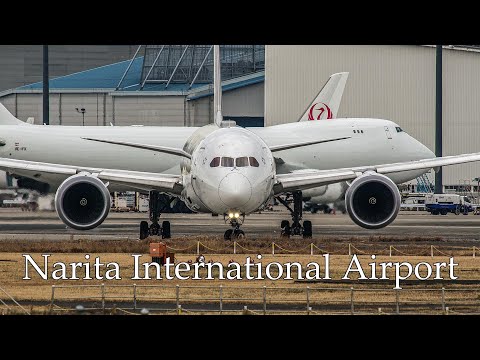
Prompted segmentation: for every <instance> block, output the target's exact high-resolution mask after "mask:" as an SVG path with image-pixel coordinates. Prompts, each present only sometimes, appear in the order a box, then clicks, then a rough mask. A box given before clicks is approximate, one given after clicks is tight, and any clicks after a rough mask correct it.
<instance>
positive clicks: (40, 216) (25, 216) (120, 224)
mask: <svg viewBox="0 0 480 360" xmlns="http://www.w3.org/2000/svg"><path fill="white" fill-rule="evenodd" d="M147 218H148V215H147V214H144V213H133V212H132V213H110V215H109V216H108V218H107V219H106V220H105V222H104V223H103V224H102V225H101V226H99V227H98V228H96V229H94V230H90V231H86V232H82V231H77V230H72V229H69V228H67V227H66V226H65V225H64V224H63V223H62V222H61V220H60V219H59V218H58V217H57V215H56V213H55V212H22V211H21V210H18V209H0V240H5V239H29V238H32V239H33V238H34V239H43V238H44V239H48V240H57V239H58V240H65V239H78V238H82V239H98V240H102V239H119V238H132V239H134V238H138V233H139V224H140V221H142V220H147ZM283 219H286V220H291V218H290V216H289V213H288V212H287V211H286V210H283V209H282V207H280V206H278V207H275V210H274V211H273V212H272V211H270V212H263V213H260V214H252V215H249V216H247V217H246V219H245V223H244V225H243V226H242V230H244V231H245V233H246V234H247V236H249V235H251V236H272V237H276V236H279V234H280V222H281V221H282V220H283ZM163 220H169V221H170V222H171V229H172V236H174V237H177V236H191V235H217V236H222V235H223V233H224V232H225V230H227V229H229V225H228V224H226V223H225V222H224V220H223V217H222V216H218V217H212V216H211V215H207V214H164V215H162V217H161V221H163ZM304 220H311V221H312V223H313V235H314V237H315V236H320V235H333V236H364V237H368V236H372V235H374V236H378V235H383V236H405V237H417V236H434V237H435V236H438V237H443V238H445V239H448V240H457V239H458V240H462V241H473V242H475V241H479V240H480V216H477V215H472V214H469V215H458V216H456V215H454V214H448V215H446V216H441V215H437V216H434V215H430V214H429V213H427V212H413V211H412V212H406V211H402V212H400V214H399V216H398V217H397V219H396V220H395V221H394V222H393V223H392V224H391V225H389V226H387V227H386V228H383V229H380V230H366V229H363V228H361V227H359V226H357V225H355V224H354V223H353V222H352V220H351V219H350V218H349V216H348V215H343V214H336V215H326V214H320V213H319V214H310V213H305V214H304Z"/></svg>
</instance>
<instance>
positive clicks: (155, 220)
mask: <svg viewBox="0 0 480 360" xmlns="http://www.w3.org/2000/svg"><path fill="white" fill-rule="evenodd" d="M159 195H160V193H159V192H158V191H150V201H149V207H150V221H151V222H152V224H151V225H150V226H149V225H148V222H147V221H142V222H141V223H140V240H143V239H146V238H147V237H149V236H161V237H162V239H170V238H171V237H172V234H171V232H170V221H164V222H162V226H160V224H159V220H160V215H161V211H162V210H163V208H160V207H161V203H160V201H159V200H160V199H159Z"/></svg>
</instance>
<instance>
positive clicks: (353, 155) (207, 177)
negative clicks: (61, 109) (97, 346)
mask: <svg viewBox="0 0 480 360" xmlns="http://www.w3.org/2000/svg"><path fill="white" fill-rule="evenodd" d="M0 131H1V132H0V140H3V142H4V143H5V145H4V146H0V157H2V158H7V159H8V158H12V159H20V160H30V161H38V162H47V163H55V164H65V165H74V166H78V167H94V168H103V169H120V170H133V171H145V172H156V173H168V174H182V175H183V176H184V183H185V184H184V185H187V188H188V187H189V188H190V190H191V192H190V195H193V197H195V196H196V197H198V199H191V200H192V203H194V205H195V206H193V205H192V206H193V207H194V208H195V207H197V211H207V212H216V213H222V212H224V213H225V211H230V210H231V209H233V208H235V209H236V210H238V211H241V212H242V213H250V212H253V211H255V210H257V209H258V208H259V207H261V206H262V205H263V203H264V202H265V199H268V197H269V196H270V195H271V186H272V184H273V179H274V175H275V173H288V172H290V171H295V170H302V169H318V170H326V169H338V168H349V167H358V166H367V165H376V164H387V163H395V162H405V161H412V160H419V159H427V158H433V157H434V154H433V153H432V152H431V151H430V150H429V149H428V148H426V147H425V146H424V145H423V144H421V143H420V142H418V141H417V140H416V139H414V138H413V137H411V136H409V135H408V134H407V133H405V132H404V131H402V130H401V129H400V127H399V126H398V125H396V124H395V123H393V122H391V121H388V120H377V119H336V120H334V121H311V122H299V123H292V124H284V125H277V126H272V127H268V128H250V129H242V128H238V127H234V128H220V129H218V128H214V127H212V126H210V127H208V126H207V127H204V128H194V127H139V126H131V127H116V126H113V127H68V126H13V125H12V126H10V125H7V126H1V127H0ZM343 137H345V138H346V139H344V140H340V141H333V142H328V143H322V144H317V145H311V146H306V147H300V148H295V149H290V150H285V151H280V152H276V153H275V157H274V156H273V155H272V153H271V152H270V150H269V146H274V145H279V144H286V143H299V142H308V141H314V140H321V139H330V138H343ZM82 138H96V139H106V140H113V141H124V142H135V143H141V144H151V145H161V146H167V147H172V148H180V149H184V150H185V151H187V152H189V153H191V154H192V159H191V161H187V162H185V161H184V160H179V158H178V157H177V156H175V155H169V154H164V153H159V152H155V151H151V150H143V149H134V148H128V147H123V146H120V145H113V144H106V143H97V142H91V141H88V140H84V139H82ZM216 158H219V159H220V161H222V158H226V159H227V160H225V163H224V165H229V166H221V165H222V164H220V166H210V165H211V163H212V161H213V160H214V159H216ZM245 158H247V160H248V161H247V162H245ZM250 158H253V159H255V160H251V161H253V162H254V161H257V162H258V163H259V166H258V167H257V166H252V165H251V163H250ZM228 159H233V166H230V165H232V163H231V161H232V160H228ZM235 159H241V160H239V164H240V165H242V164H243V166H237V165H236V160H235ZM245 164H246V165H245ZM214 165H215V164H214ZM424 172H425V170H417V171H407V172H401V173H395V174H391V175H389V177H390V178H391V179H392V180H393V181H394V182H395V183H402V182H405V181H409V180H411V179H414V178H416V177H417V176H419V175H421V174H422V173H424ZM16 174H17V175H24V176H31V174H27V173H26V174H22V173H21V172H20V171H18V172H16ZM37 175H38V176H36V177H35V178H36V179H37V180H39V181H44V182H48V183H50V184H51V185H52V187H56V186H58V185H59V184H60V183H61V182H62V181H63V180H64V178H62V177H58V176H55V175H47V174H37ZM118 190H121V189H112V191H118ZM319 191H321V189H319ZM245 194H246V195H245ZM186 195H187V194H186ZM191 197H192V196H190V198H191ZM239 197H241V199H239ZM201 199H203V200H201ZM194 200H195V201H194ZM187 205H188V204H187Z"/></svg>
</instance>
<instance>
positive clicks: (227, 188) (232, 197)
mask: <svg viewBox="0 0 480 360" xmlns="http://www.w3.org/2000/svg"><path fill="white" fill-rule="evenodd" d="M218 195H219V196H220V200H222V202H223V203H224V204H225V205H226V206H228V207H229V208H233V209H238V208H240V207H241V206H243V205H245V204H246V203H247V202H248V201H249V200H250V198H251V197H252V185H251V184H250V181H249V180H248V179H247V178H246V177H245V176H244V175H243V174H239V173H230V174H228V175H227V176H225V177H224V178H223V179H222V181H221V182H220V185H219V186H218Z"/></svg>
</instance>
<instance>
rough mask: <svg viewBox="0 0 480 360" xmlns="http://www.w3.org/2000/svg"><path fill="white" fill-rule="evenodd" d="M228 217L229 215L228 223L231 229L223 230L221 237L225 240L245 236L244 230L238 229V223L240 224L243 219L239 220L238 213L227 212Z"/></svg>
mask: <svg viewBox="0 0 480 360" xmlns="http://www.w3.org/2000/svg"><path fill="white" fill-rule="evenodd" d="M230 215H232V216H230ZM228 217H229V220H230V225H231V226H232V229H229V230H227V231H225V234H224V235H223V238H224V239H225V240H235V239H243V238H245V232H244V231H243V230H240V225H242V223H243V221H240V216H239V214H238V213H237V214H229V215H228ZM243 220H245V217H243Z"/></svg>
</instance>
